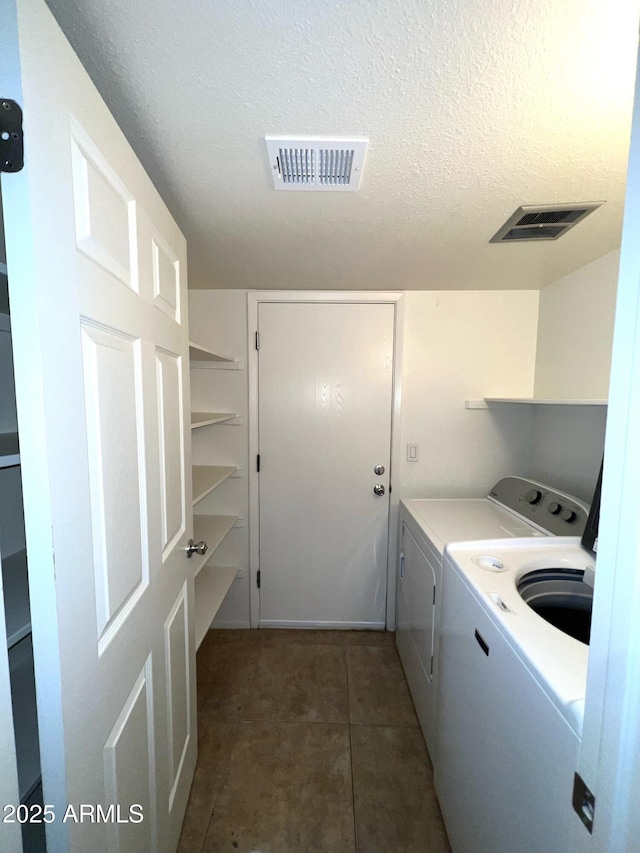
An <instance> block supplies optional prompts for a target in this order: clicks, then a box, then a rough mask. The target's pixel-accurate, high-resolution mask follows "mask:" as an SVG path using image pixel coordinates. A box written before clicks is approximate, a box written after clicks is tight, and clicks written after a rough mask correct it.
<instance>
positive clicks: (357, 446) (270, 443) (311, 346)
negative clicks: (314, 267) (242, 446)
mask: <svg viewBox="0 0 640 853" xmlns="http://www.w3.org/2000/svg"><path fill="white" fill-rule="evenodd" d="M258 319H259V323H258V325H259V330H260V350H259V353H258V355H259V404H258V405H259V431H260V576H261V586H260V624H261V625H263V626H276V625H278V626H286V625H289V626H306V627H312V626H321V627H343V628H346V627H357V628H383V627H384V625H385V612H386V592H387V535H388V524H389V476H390V471H389V467H390V452H391V404H392V390H393V334H394V330H393V329H394V306H393V305H390V304H337V303H317V304H315V303H278V302H272V303H261V304H260V305H259V312H258ZM376 466H380V473H376V472H375V471H374V469H375V468H376ZM376 486H377V487H378V488H379V491H382V492H383V493H382V494H379V495H378V494H376V493H375V492H374V487H376Z"/></svg>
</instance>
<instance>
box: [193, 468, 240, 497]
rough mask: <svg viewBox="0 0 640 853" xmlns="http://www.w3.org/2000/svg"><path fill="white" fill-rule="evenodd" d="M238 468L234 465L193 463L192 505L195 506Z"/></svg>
mask: <svg viewBox="0 0 640 853" xmlns="http://www.w3.org/2000/svg"><path fill="white" fill-rule="evenodd" d="M237 471H238V468H236V466H235V465H194V466H193V505H194V506H195V505H196V504H197V503H199V502H200V501H201V500H202V499H203V498H206V496H207V495H208V494H211V492H212V491H213V490H214V489H217V488H218V486H219V485H220V484H221V483H224V481H225V480H226V479H227V478H228V477H232V476H233V475H234V474H236V472H237Z"/></svg>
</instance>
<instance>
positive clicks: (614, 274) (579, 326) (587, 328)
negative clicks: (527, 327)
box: [535, 251, 620, 400]
mask: <svg viewBox="0 0 640 853" xmlns="http://www.w3.org/2000/svg"><path fill="white" fill-rule="evenodd" d="M619 262H620V252H619V251H615V252H609V254H608V255H604V256H603V257H602V258H599V259H598V260H597V261H594V262H593V263H591V264H587V266H584V267H582V268H581V269H579V270H576V272H573V273H571V274H570V275H567V276H565V277H564V278H561V279H559V280H558V281H556V282H554V283H553V284H550V285H548V286H547V287H545V288H543V289H542V290H541V291H540V320H539V325H538V345H537V355H536V380H535V396H536V397H542V398H543V399H544V398H550V399H556V400H558V399H560V400H561V399H564V398H572V397H573V398H580V399H606V398H607V396H608V392H609V372H610V369H611V346H612V341H613V320H614V315H615V307H616V289H617V284H618V265H619Z"/></svg>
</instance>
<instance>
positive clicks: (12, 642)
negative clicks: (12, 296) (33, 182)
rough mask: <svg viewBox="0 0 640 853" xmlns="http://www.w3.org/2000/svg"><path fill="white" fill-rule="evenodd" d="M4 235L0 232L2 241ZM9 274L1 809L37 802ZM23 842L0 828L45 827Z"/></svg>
mask: <svg viewBox="0 0 640 853" xmlns="http://www.w3.org/2000/svg"><path fill="white" fill-rule="evenodd" d="M1 238H2V234H1V233H0V239H1ZM7 284H8V281H7V268H6V266H5V265H4V263H2V264H0V563H1V565H2V577H1V585H0V586H1V589H2V593H3V603H4V620H0V626H1V625H4V628H5V631H4V634H5V637H6V640H3V642H2V664H1V665H0V686H1V687H2V688H3V689H2V695H1V696H0V726H1V727H2V731H3V736H2V738H1V739H0V760H1V764H2V771H1V772H2V774H3V775H4V776H5V777H6V778H5V779H4V780H3V783H2V785H1V786H0V790H2V794H3V797H4V799H3V800H2V803H1V804H0V805H2V806H4V805H9V804H11V805H15V806H17V805H19V804H29V805H31V804H33V803H37V802H38V801H40V802H41V800H42V789H41V774H40V750H39V744H38V716H37V711H36V693H35V679H34V671H33V648H32V644H31V615H30V608H29V580H28V568H27V555H26V550H25V533H24V516H23V507H22V482H21V474H20V449H19V444H18V426H17V416H16V404H15V387H14V378H13V358H12V346H11V322H10V318H9V300H8V288H7ZM16 782H17V784H16ZM28 831H29V833H30V835H29V839H28V842H27V839H26V838H22V839H21V832H20V827H19V826H16V828H12V827H11V826H10V825H7V824H4V825H3V826H1V827H0V847H1V848H2V850H7V851H14V850H15V851H20V849H21V844H22V843H24V849H25V850H28V852H29V853H36V851H40V850H45V849H46V844H45V840H44V828H43V826H42V825H40V827H38V826H37V825H35V824H34V825H33V826H31V827H29V828H28Z"/></svg>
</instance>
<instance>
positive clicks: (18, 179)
mask: <svg viewBox="0 0 640 853" xmlns="http://www.w3.org/2000/svg"><path fill="white" fill-rule="evenodd" d="M16 6H17V9H16ZM16 15H17V18H16ZM0 32H1V36H0V38H1V39H2V44H1V45H0V48H1V49H0V70H1V72H2V73H1V75H0V76H1V78H2V80H3V91H2V93H1V94H2V96H3V97H5V98H13V99H15V100H16V101H17V102H18V103H19V104H20V105H21V106H22V109H23V112H24V130H25V168H24V169H23V170H22V171H21V172H19V173H16V174H3V176H2V196H3V203H4V215H5V230H6V243H7V264H8V273H9V290H10V300H11V313H12V332H13V342H14V357H15V374H16V389H17V404H18V423H19V431H20V443H21V453H22V474H23V483H24V501H25V524H26V536H27V553H28V560H29V573H30V596H31V608H32V623H33V645H34V661H35V670H36V681H37V697H38V716H39V724H40V742H41V758H42V774H43V791H44V802H45V803H48V804H52V805H53V806H54V809H55V813H56V816H57V817H56V820H55V821H54V822H53V823H51V824H49V825H48V826H47V835H48V842H49V846H50V849H51V850H55V851H62V850H67V849H72V850H77V851H87V850H96V851H98V850H101V851H102V850H105V851H116V850H117V851H132V853H133V851H136V853H139V851H142V850H144V851H147V850H148V851H155V850H161V851H170V850H173V849H175V846H176V843H177V838H178V835H179V831H180V825H181V821H182V817H183V813H184V808H185V805H186V800H187V797H188V792H189V787H190V783H191V778H192V775H193V768H194V763H195V755H196V739H195V701H194V700H195V682H194V655H195V651H194V631H193V582H192V580H191V578H190V573H189V571H188V570H189V565H190V564H189V563H188V561H187V558H186V554H185V550H184V548H185V545H186V541H187V539H188V535H189V533H190V530H189V528H190V525H191V520H190V513H189V506H190V502H189V501H188V499H187V496H188V495H190V494H191V476H190V444H189V423H188V422H187V423H185V417H184V412H185V411H188V410H189V405H188V403H189V400H188V394H189V386H188V375H187V372H186V371H187V367H188V364H187V358H188V343H187V341H188V336H187V312H186V246H185V241H184V238H183V237H182V235H181V233H180V231H179V230H178V228H177V226H176V225H175V223H174V222H173V220H172V218H171V216H170V215H169V213H168V211H167V209H166V207H165V206H164V204H163V203H162V201H161V199H160V197H159V195H158V193H157V192H156V191H155V189H154V188H153V185H152V184H151V182H150V181H149V179H148V177H147V176H146V174H145V173H144V171H143V169H142V167H141V166H140V164H139V163H138V161H137V159H136V157H135V155H134V154H133V151H132V150H131V148H130V146H129V145H128V144H127V142H126V140H125V138H124V136H123V135H122V133H121V132H120V130H119V128H118V127H117V125H116V123H115V121H114V120H113V118H112V116H111V115H110V113H109V112H108V110H107V108H106V107H105V105H104V103H103V102H102V100H101V99H100V97H99V95H98V94H97V92H96V90H95V88H94V87H93V85H92V84H91V82H90V80H89V78H88V76H87V74H86V73H85V71H84V69H83V68H82V66H81V64H80V63H79V61H78V59H77V57H76V56H75V54H74V53H73V51H72V50H71V48H70V46H69V44H68V43H67V41H66V39H65V38H64V36H63V34H62V33H61V31H60V29H59V28H58V26H57V24H56V23H55V21H54V19H53V17H52V15H51V14H50V12H49V11H48V9H47V8H46V6H45V4H44V2H40V0H17V2H16V4H15V6H14V0H6V2H4V3H3V4H2V8H1V11H0ZM83 803H84V804H100V805H102V806H103V808H105V809H107V808H108V807H109V805H112V804H113V805H116V804H117V805H119V807H120V817H121V818H122V819H123V821H122V822H115V821H113V820H111V821H108V822H107V823H93V822H90V821H88V820H84V821H82V822H75V821H73V820H67V821H66V822H64V821H63V820H62V817H63V814H64V811H65V807H66V806H67V804H69V805H71V806H74V807H78V806H79V805H80V804H83ZM134 804H135V805H139V806H141V807H142V813H143V820H142V821H141V822H135V823H133V822H126V820H128V819H129V817H130V807H131V806H132V805H134ZM135 817H136V818H137V810H136V815H135Z"/></svg>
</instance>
